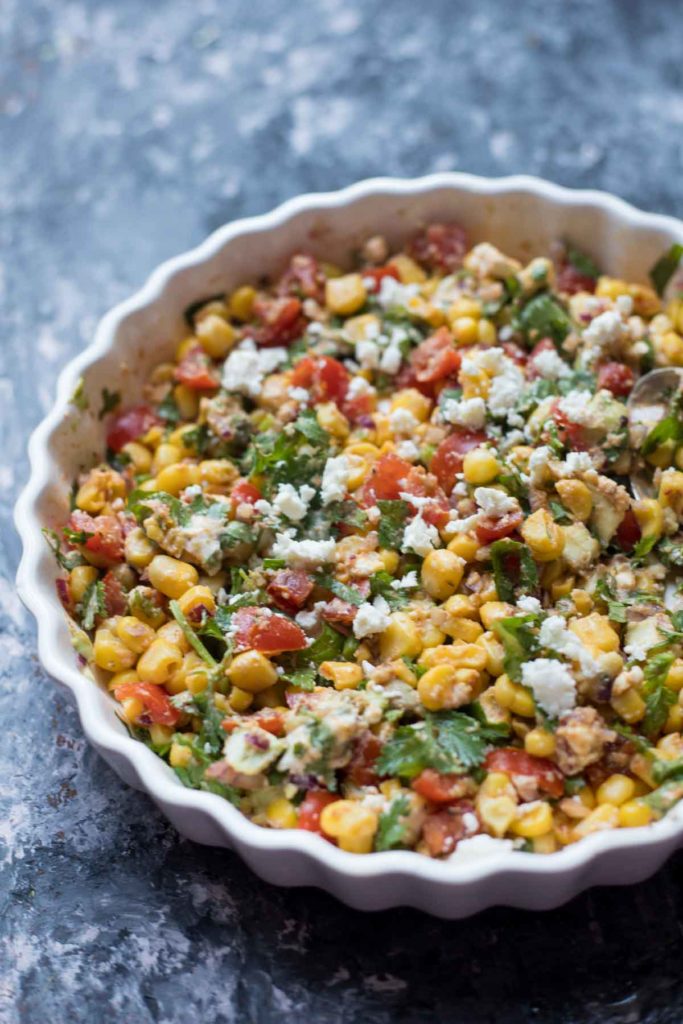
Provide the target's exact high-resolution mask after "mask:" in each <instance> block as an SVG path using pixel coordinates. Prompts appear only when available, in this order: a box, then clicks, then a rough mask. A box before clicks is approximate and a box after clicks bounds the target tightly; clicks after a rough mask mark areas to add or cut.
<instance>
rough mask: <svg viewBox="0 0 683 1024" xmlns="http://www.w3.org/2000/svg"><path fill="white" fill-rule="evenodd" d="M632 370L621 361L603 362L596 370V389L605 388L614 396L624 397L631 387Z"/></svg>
mask: <svg viewBox="0 0 683 1024" xmlns="http://www.w3.org/2000/svg"><path fill="white" fill-rule="evenodd" d="M633 379H634V378H633V370H632V369H631V368H630V367H628V366H624V364H623V363H605V365H604V366H601V367H600V369H599V370H598V390H599V389H600V388H606V389H607V391H611V392H612V394H613V395H614V396H615V397H616V398H626V397H627V396H628V395H629V394H630V393H631V388H632V387H633Z"/></svg>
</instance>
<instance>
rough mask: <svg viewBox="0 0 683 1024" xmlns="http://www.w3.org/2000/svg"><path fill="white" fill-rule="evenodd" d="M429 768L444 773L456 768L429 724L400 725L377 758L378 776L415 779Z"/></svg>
mask: <svg viewBox="0 0 683 1024" xmlns="http://www.w3.org/2000/svg"><path fill="white" fill-rule="evenodd" d="M425 768H434V769H435V770H436V771H440V772H448V771H450V770H451V768H452V764H451V761H450V759H449V758H448V757H446V755H445V754H444V753H443V751H442V750H441V749H440V747H439V746H438V744H437V742H436V737H435V735H434V729H433V726H432V725H431V723H430V722H429V721H427V722H425V723H424V724H423V725H419V726H414V725H401V726H399V727H398V729H397V730H396V732H395V733H394V734H393V736H392V737H391V739H389V740H388V741H387V742H386V743H385V744H384V746H383V747H382V750H381V752H380V755H379V757H378V758H377V764H376V771H377V774H378V775H391V776H399V777H400V778H403V779H414V778H415V777H416V776H417V775H419V774H420V772H421V771H424V769H425Z"/></svg>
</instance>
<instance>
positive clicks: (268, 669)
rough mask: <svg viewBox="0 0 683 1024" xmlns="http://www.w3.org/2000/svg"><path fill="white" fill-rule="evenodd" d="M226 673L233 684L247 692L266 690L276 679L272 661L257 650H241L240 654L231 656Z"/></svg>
mask: <svg viewBox="0 0 683 1024" xmlns="http://www.w3.org/2000/svg"><path fill="white" fill-rule="evenodd" d="M227 675H228V679H229V680H230V682H231V683H232V684H233V686H237V687H238V688H239V689H240V690H246V691H247V693H258V692H259V691H260V690H266V689H267V688H268V687H269V686H273V685H274V684H275V683H276V682H277V680H278V675H277V672H276V671H275V666H274V665H273V663H272V662H271V661H269V660H268V658H266V657H264V655H263V654H260V653H259V652H258V651H243V653H242V654H238V655H237V657H235V658H233V660H232V663H231V665H230V668H229V669H228V672H227Z"/></svg>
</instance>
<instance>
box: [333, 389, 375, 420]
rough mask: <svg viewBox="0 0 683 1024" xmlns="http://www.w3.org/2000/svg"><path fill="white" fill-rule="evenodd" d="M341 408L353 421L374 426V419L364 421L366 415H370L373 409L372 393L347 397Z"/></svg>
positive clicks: (348, 418)
mask: <svg viewBox="0 0 683 1024" xmlns="http://www.w3.org/2000/svg"><path fill="white" fill-rule="evenodd" d="M340 408H341V411H342V412H343V413H344V415H345V416H346V418H347V420H350V421H351V423H360V424H361V425H362V426H364V427H372V425H373V421H372V419H370V420H369V421H368V422H365V423H364V422H363V419H364V417H367V416H370V413H371V412H372V410H373V400H372V395H356V396H355V397H354V398H345V399H343V401H342V403H341V406H340Z"/></svg>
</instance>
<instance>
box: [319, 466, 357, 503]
mask: <svg viewBox="0 0 683 1024" xmlns="http://www.w3.org/2000/svg"><path fill="white" fill-rule="evenodd" d="M350 472H351V463H350V462H349V460H348V458H347V457H346V455H335V456H334V457H333V458H331V459H328V460H327V462H326V463H325V469H324V470H323V479H322V485H321V490H320V495H321V499H322V503H323V505H329V504H330V502H332V501H341V500H342V498H344V497H345V496H346V490H347V485H348V480H349V473H350Z"/></svg>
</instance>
